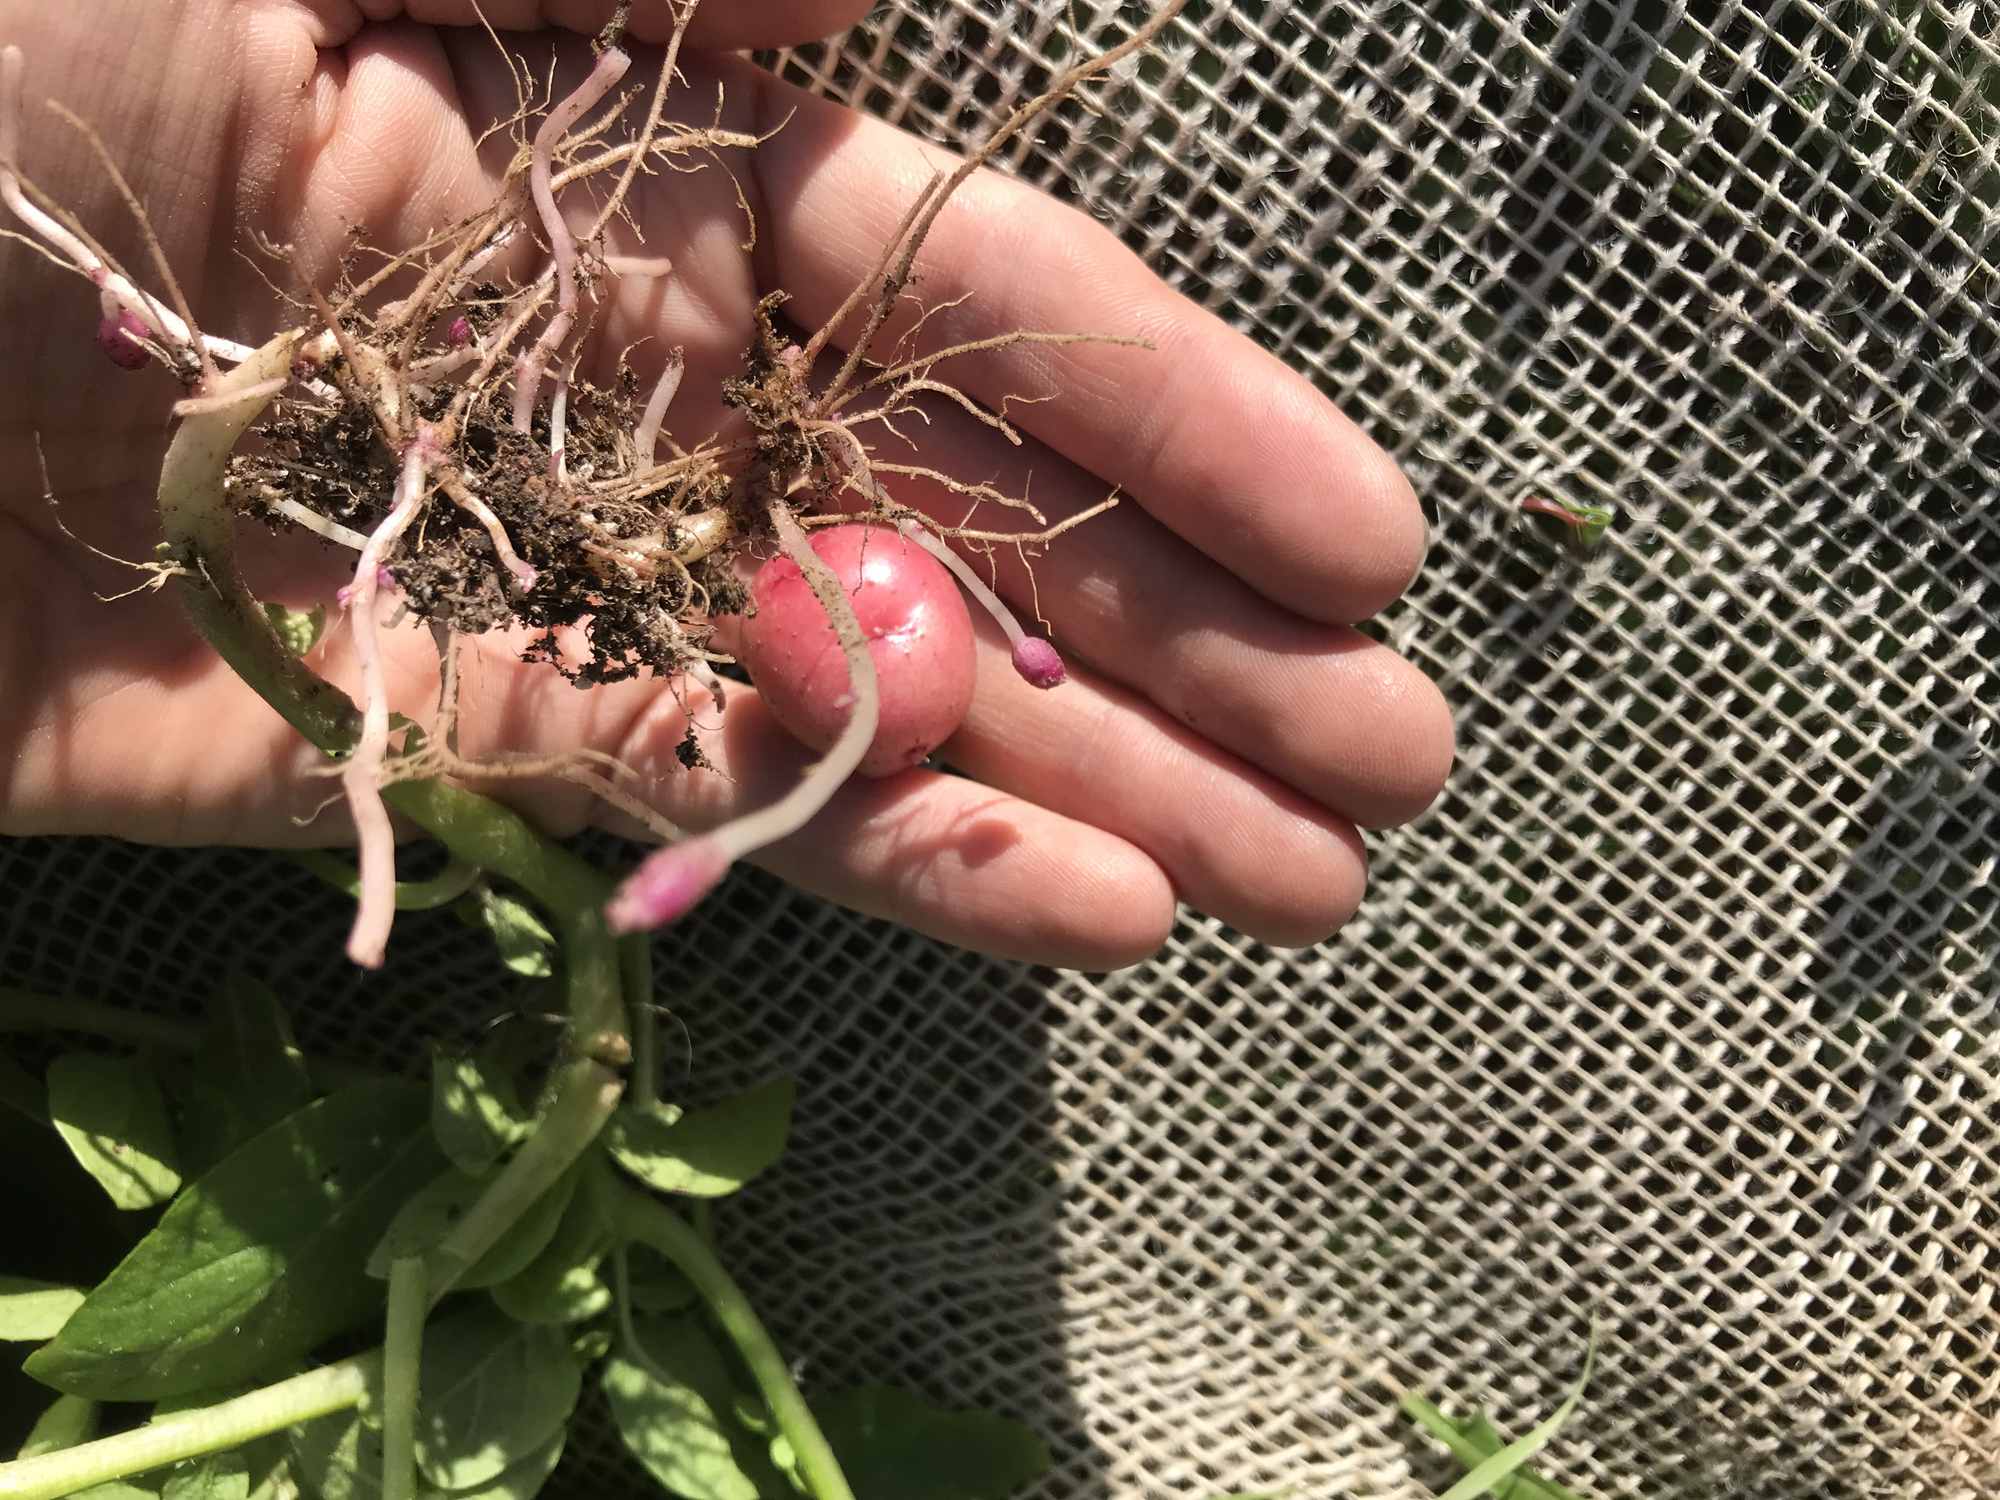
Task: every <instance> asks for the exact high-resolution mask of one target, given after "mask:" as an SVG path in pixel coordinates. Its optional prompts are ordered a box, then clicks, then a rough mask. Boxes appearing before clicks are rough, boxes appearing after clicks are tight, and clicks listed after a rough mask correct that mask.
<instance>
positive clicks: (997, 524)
mask: <svg viewBox="0 0 2000 1500" xmlns="http://www.w3.org/2000/svg"><path fill="white" fill-rule="evenodd" d="M926 412H927V415H928V417H929V421H928V422H926V423H918V422H909V423H906V424H904V425H905V430H907V431H909V432H910V433H911V434H912V435H913V436H915V437H916V438H917V439H918V441H919V442H920V444H921V452H920V454H919V455H918V460H917V461H918V462H919V463H923V464H928V465H931V466H933V467H936V468H939V469H943V470H945V471H947V472H949V473H953V474H962V475H966V476H976V477H977V478H979V479H981V480H985V481H988V482H990V483H992V484H993V485H995V486H996V487H997V488H998V489H1000V490H1001V491H1003V492H1005V493H1009V494H1014V495H1022V494H1032V496H1033V498H1034V501H1035V503H1036V505H1037V506H1039V507H1040V508H1041V509H1042V511H1043V513H1044V514H1045V515H1046V516H1047V517H1048V518H1049V520H1050V521H1051V522H1056V521H1059V520H1060V519H1062V518H1064V517H1068V516H1073V515H1074V514H1076V513H1077V512H1078V511H1079V510H1081V509H1083V508H1084V507H1085V506H1086V505H1090V504H1094V503H1096V502H1097V501H1099V500H1101V499H1103V498H1104V496H1103V489H1102V485H1101V483H1100V481H1098V480H1096V479H1094V478H1092V477H1091V476H1089V475H1086V474H1083V473H1082V472H1080V471H1079V470H1078V469H1077V468H1076V467H1075V466H1074V465H1073V464H1069V463H1066V462H1064V461H1063V460H1062V459H1061V458H1060V457H1058V456H1057V455H1055V454H1053V453H1051V452H1049V451H1048V450H1047V449H1045V448H1043V447H1042V446H1041V445H1040V444H1039V443H1037V442H1035V441H1034V440H1033V439H1032V438H1030V439H1026V440H1024V441H1023V443H1022V444H1021V446H1020V447H1018V448H1017V447H1013V446H1011V445H1009V444H1008V443H1006V442H1005V441H1004V440H1002V439H1001V438H1000V437H999V436H998V435H997V434H996V433H994V432H993V430H992V429H991V428H989V427H987V426H985V425H984V424H982V423H981V422H979V421H977V420H976V419H975V418H973V417H972V416H970V415H969V414H967V413H966V412H965V411H963V410H962V409H960V408H958V407H956V406H952V405H949V404H946V403H942V402H940V403H936V404H934V405H932V406H929V407H927V408H926ZM869 430H872V429H869ZM881 446H882V452H883V454H884V456H886V455H887V454H888V453H889V452H890V451H892V450H896V449H897V448H898V445H896V444H895V443H894V441H893V440H887V441H885V443H884V444H882V445H881ZM897 456H899V457H901V456H906V455H902V454H901V453H900V452H898V454H897ZM890 488H891V490H892V493H893V494H894V496H895V498H896V499H897V500H899V501H901V502H903V503H905V504H909V505H914V506H916V507H918V508H919V509H921V510H924V511H926V512H927V513H929V514H931V515H933V516H936V517H938V518H940V519H941V520H943V521H945V522H947V523H948V524H952V525H970V526H975V527H982V528H989V529H993V530H1006V531H1017V530H1021V529H1024V527H1027V526H1029V525H1031V524H1032V523H1031V522H1029V520H1028V518H1026V517H1024V516H1021V515H1020V514H1018V513H1016V512H1012V511H1008V510H1005V509H1002V508H1001V507H998V506H995V505H992V504H985V505H982V506H981V507H980V508H979V510H978V511H977V512H975V513H974V515H973V517H972V519H971V520H970V521H969V522H968V521H966V520H965V516H966V510H967V501H966V500H965V499H964V498H963V497H962V496H959V495H957V494H954V493H953V492H951V491H950V490H948V489H946V488H945V487H944V485H943V484H941V483H939V482H937V481H935V480H931V479H926V478H923V477H920V476H907V477H906V476H896V477H895V478H894V479H893V481H892V483H891V485H890ZM973 566H974V567H975V568H976V569H978V570H979V571H980V573H981V574H982V576H986V577H995V578H997V580H998V584H999V589H1000V592H1001V593H1002V594H1003V595H1004V596H1005V597H1007V598H1008V599H1009V600H1010V601H1012V602H1013V604H1014V605H1015V606H1016V608H1017V609H1019V610H1020V611H1021V612H1022V613H1023V614H1024V615H1027V614H1032V613H1033V612H1035V611H1039V613H1040V615H1041V617H1042V618H1044V619H1046V620H1047V621H1048V622H1049V625H1050V628H1051V631H1052V633H1053V635H1054V638H1055V641H1056V643H1057V645H1058V646H1060V647H1061V649H1062V650H1063V652H1064V653H1065V654H1066V655H1071V654H1073V655H1075V656H1077V657H1078V658H1079V659H1081V660H1083V661H1086V662H1088V663H1090V664H1091V665H1092V666H1094V667H1095V668H1096V670H1097V671H1098V672H1100V673H1101V674H1102V675H1103V676H1105V677H1107V678H1109V679H1111V680H1112V681H1114V682H1117V683H1120V684H1123V685H1124V686H1126V687H1128V688H1131V689H1132V690H1134V691H1135V692H1137V693H1140V694H1142V695H1144V696H1145V697H1146V698H1147V699H1149V700H1151V702H1152V703H1154V704H1155V705H1157V706H1158V707H1159V708H1160V709H1162V710H1163V711H1164V712H1165V713H1166V714H1168V715H1169V716H1171V717H1172V718H1174V719H1176V720H1178V721H1179V722H1180V723H1182V724H1184V725H1186V726H1188V727H1189V728H1190V729H1193V730H1195V731H1196V732H1197V733H1198V734H1200V735H1202V736H1203V737H1205V738H1206V739H1208V740H1211V741H1213V742H1214V743H1215V744H1217V745H1219V746H1222V747H1224V748H1225V749H1227V750H1229V751H1231V752H1232V753H1233V754H1234V755H1236V756H1238V757H1240V758H1241V759H1243V760H1245V761H1248V762H1249V763H1250V764H1252V765H1254V766H1258V767H1261V768H1262V769H1263V770H1265V771H1267V772H1269V773H1270V774H1271V775H1272V776H1275V777H1277V778H1278V779H1279V780H1281V781H1283V782H1286V783H1287V784H1289V785H1290V786H1292V787H1294V788H1296V789H1297V790H1298V791H1300V792H1303V793H1304V794H1305V795H1306V796H1307V797H1309V798H1311V799H1312V800H1313V801H1315V802H1318V803H1320V804H1322V805H1324V806H1326V807H1329V808H1332V809H1334V810H1335V811H1337V812H1339V813H1341V814H1343V815H1344V816H1345V817H1347V818H1349V819H1351V820H1352V821H1353V822H1355V823H1358V824H1360V825H1361V826H1362V827H1364V828H1383V827H1389V826H1392V825H1395V824H1398V823H1403V822H1407V821H1409V820H1410V819H1411V818H1413V817H1415V816H1416V815H1417V814H1418V813H1420V812H1422V811H1423V810H1424V809H1425V808H1426V807H1428V806H1429V805H1430V803H1431V801H1432V800H1433V799H1434V798H1435V797H1436V796H1437V793H1438V790H1439V788H1440V787H1441V786H1442V785H1443V784H1444V778H1445V775H1446V773H1447V771H1448V770H1449V769H1450V766H1451V758H1452V722H1451V713H1450V710H1449V708H1448V707H1447V706H1446V704H1445V701H1444V698H1443V696H1442V695H1441V694H1440V693H1439V692H1438V690H1437V688H1436V687H1435V686H1434V685H1433V684H1432V683H1431V682H1430V680H1429V679H1428V678H1427V677H1425V676H1424V674H1423V673H1422V672H1420V671H1419V670H1418V669H1417V668H1416V667H1414V666H1412V665H1410V664H1409V663H1408V662H1406V661H1404V660H1403V659H1402V658H1401V657H1399V656H1397V655H1396V654H1395V653H1394V652H1393V651H1391V650H1389V648H1387V647H1386V646H1383V645H1380V644H1379V643H1377V642H1375V641H1373V640H1370V639H1369V638H1368V637H1367V636H1365V635H1363V634H1362V633H1361V632H1360V631H1357V630H1355V629H1353V628H1352V627H1350V626H1345V625H1327V624H1322V623H1320V622H1318V621H1315V620H1310V619H1305V618H1302V617H1301V616H1299V615H1296V614H1294V613H1292V612H1291V611H1290V610H1287V609H1283V608H1280V607H1279V606H1277V605H1275V604H1273V603H1272V602H1271V601H1270V600H1269V599H1267V598H1265V597H1264V596H1263V595H1261V594H1259V593H1257V592H1255V591H1254V590H1252V589H1251V588H1250V587H1249V586H1248V585H1246V584H1245V583H1244V582H1243V580H1242V579H1240V578H1238V577H1237V576H1235V575H1234V574H1232V573H1229V572H1226V571H1225V570H1223V569H1222V568H1219V567H1217V566H1216V565H1215V564H1214V563H1213V562H1212V561H1211V560H1210V559H1208V558H1206V557H1204V556H1203V555H1202V554H1201V553H1199V552H1198V551H1196V550H1195V548H1193V547H1192V546H1190V545H1189V544H1188V543H1187V542H1185V541H1183V540H1182V539H1181V538H1179V537H1177V536H1175V535H1173V534H1172V533H1171V532H1169V531H1168V530H1166V528H1164V527H1163V526H1161V525H1159V524H1158V523H1157V522H1156V521H1154V520H1153V519H1152V518H1151V517H1150V516H1149V515H1147V514H1146V513H1145V512H1144V511H1142V510H1140V509H1139V508H1138V507H1137V506H1135V505H1130V504H1121V505H1119V506H1117V507H1116V508H1115V509H1113V510H1111V511H1110V512H1108V513H1107V514H1104V515H1100V516H1096V517H1094V518H1092V519H1090V520H1088V521H1085V522H1083V523H1082V524H1081V525H1079V526H1077V527H1076V528H1075V529H1074V530H1071V531H1067V532H1064V533H1063V534H1062V535H1061V536H1058V537H1056V538H1054V539H1053V540H1051V541H1050V542H1049V543H1048V545H1047V546H1046V548H1045V549H1043V550H1042V551H1041V552H1040V554H1039V555H1038V556H1036V557H1035V558H1034V559H1033V561H1032V563H1031V564H1030V563H1024V562H1023V561H1022V559H1021V557H1020V556H1019V554H1018V553H1017V552H1016V550H1015V549H1013V548H1010V547H1004V546H1003V547H997V548H995V549H994V550H993V552H992V554H991V556H990V558H988V557H984V556H975V557H974V559H973Z"/></svg>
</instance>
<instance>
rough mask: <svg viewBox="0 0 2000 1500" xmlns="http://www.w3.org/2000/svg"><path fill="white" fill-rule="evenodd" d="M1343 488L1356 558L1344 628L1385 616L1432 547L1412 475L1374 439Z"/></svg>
mask: <svg viewBox="0 0 2000 1500" xmlns="http://www.w3.org/2000/svg"><path fill="white" fill-rule="evenodd" d="M1340 489H1341V496H1340V503H1339V509H1340V511H1341V512H1342V514H1343V515H1344V516H1345V517H1346V519H1347V527H1346V534H1345V541H1346V544H1347V547H1348V549H1349V555H1350V558H1351V561H1350V563H1349V573H1350V576H1349V579H1348V581H1347V586H1346V588H1345V589H1344V590H1343V591H1342V603H1343V604H1344V605H1345V609H1344V611H1343V614H1344V619H1343V620H1342V621H1341V623H1347V624H1351V623H1354V622H1355V621H1359V620H1365V619H1368V618H1370V617H1371V616H1374V615H1377V614H1380V613H1381V612H1382V611H1383V610H1385V609H1387V608H1388V607H1389V606H1390V605H1391V604H1394V603H1395V602H1396V601H1397V600H1398V599H1400V598H1401V597H1402V596H1403V594H1404V592H1405V591H1407V590H1408V589H1409V587H1410V585H1411V584H1413V583H1415V582H1416V581H1417V578H1418V575H1419V574H1421V573H1422V571H1423V566H1424V557H1425V554H1426V553H1427V552H1428V551H1429V548H1430V525H1429V523H1428V522H1426V521H1425V520H1424V508H1423V505H1422V503H1421V502H1420V501H1419V500H1418V499H1417V491H1416V488H1415V486H1413V485H1412V484H1411V483H1410V480H1409V476H1408V475H1406V474H1405V473H1404V472H1403V469H1402V466H1401V465H1400V464H1398V463H1397V462H1396V460H1395V459H1394V458H1392V457H1391V456H1390V455H1389V453H1388V452H1387V451H1386V450H1384V449H1383V448H1382V447H1380V446H1379V445H1378V444H1376V443H1375V442H1374V441H1373V440H1371V439H1368V438H1365V437H1362V438H1360V440H1359V441H1358V442H1357V444H1356V445H1355V451H1354V452H1353V453H1352V454H1351V455H1350V456H1349V458H1348V461H1347V464H1346V468H1345V472H1344V473H1343V474H1342V475H1341V479H1340Z"/></svg>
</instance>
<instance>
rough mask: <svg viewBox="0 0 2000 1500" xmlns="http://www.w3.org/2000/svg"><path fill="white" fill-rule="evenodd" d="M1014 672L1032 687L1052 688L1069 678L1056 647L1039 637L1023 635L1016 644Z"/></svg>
mask: <svg viewBox="0 0 2000 1500" xmlns="http://www.w3.org/2000/svg"><path fill="white" fill-rule="evenodd" d="M1014 670H1015V671H1016V672H1019V673H1020V674H1021V678H1022V680H1023V681H1025V682H1027V683H1028V684H1029V685H1030V686H1032V687H1038V688H1052V687H1055V686H1056V685H1057V684H1058V683H1060V682H1062V681H1063V680H1064V679H1065V678H1067V677H1068V676H1069V673H1068V672H1067V671H1066V670H1065V669H1064V667H1063V659H1062V656H1061V654H1060V653H1058V652H1057V650H1056V648H1055V647H1054V646H1051V645H1050V644H1049V643H1048V642H1047V641H1045V640H1043V639H1041V638H1040V637H1039V636H1032V635H1023V636H1022V637H1021V638H1020V639H1019V640H1018V641H1016V642H1014Z"/></svg>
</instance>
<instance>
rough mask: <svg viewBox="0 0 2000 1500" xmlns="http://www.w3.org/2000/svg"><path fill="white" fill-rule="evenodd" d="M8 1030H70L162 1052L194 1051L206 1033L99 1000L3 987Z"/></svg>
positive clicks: (0, 1025)
mask: <svg viewBox="0 0 2000 1500" xmlns="http://www.w3.org/2000/svg"><path fill="white" fill-rule="evenodd" d="M8 1031H67V1032H74V1033H76V1034H79V1035H82V1036H98V1037H103V1038H104V1039H105V1040H106V1041H108V1042H124V1043H125V1044H127V1045H128V1046H132V1047H157V1048H159V1049H160V1050H161V1051H162V1052H192V1051H194V1049H195V1048H197V1047H199V1046H200V1045H201V1029H200V1028H199V1027H196V1026H190V1025H188V1024H187V1023H186V1022H185V1021H173V1020H169V1019H168V1018H167V1017H165V1016H149V1015H147V1014H146V1013H145V1012H144V1011H137V1010H125V1009H123V1008H121V1007H119V1006H116V1005H105V1004H103V1003H102V1002H101V1001H96V1000H77V999H73V998H71V997H70V996H68V995H64V996H61V997H60V998H58V997H57V996H54V995H37V994H33V993H31V992H30V991H28V990H17V989H11V988H4V987H0V1032H8Z"/></svg>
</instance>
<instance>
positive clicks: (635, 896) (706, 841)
mask: <svg viewBox="0 0 2000 1500" xmlns="http://www.w3.org/2000/svg"><path fill="white" fill-rule="evenodd" d="M728 873H729V854H728V851H727V850H726V849H724V848H723V846H722V842H721V841H720V840H718V839H716V838H715V837H713V836H712V835H709V834H699V835H697V836H695V837H694V838H689V839H683V840H681V842H679V843H678V844H668V845H667V846H666V847H665V848H664V849H656V850H654V851H653V853H652V854H650V855H648V856H647V858H646V861H645V863H643V864H641V865H640V866H639V868H638V869H636V870H634V871H633V872H632V873H631V874H630V875H629V876H627V877H626V879H625V883H624V884H623V885H621V886H619V887H618V891H617V894H616V895H614V896H613V897H612V898H611V901H610V904H608V905H607V906H606V907H605V908H604V920H605V922H606V923H607V924H608V925H609V926H610V928H611V930H612V931H613V932H614V933H617V934H618V935H619V936H621V937H622V936H624V935H625V934H626V933H630V932H650V931H652V930H653V929H654V928H655V927H664V926H666V925H667V923H669V922H677V921H679V920H680V919H681V918H682V917H684V916H686V915H687V914H688V913H689V912H690V911H692V910H694V907H695V904H696V903H697V902H699V901H700V900H701V898H702V897H704V896H706V895H707V894H708V893H709V892H710V891H712V890H714V889H715V888H716V886H718V885H720V884H721V883H722V877H723V876H724V875H727V874H728Z"/></svg>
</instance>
